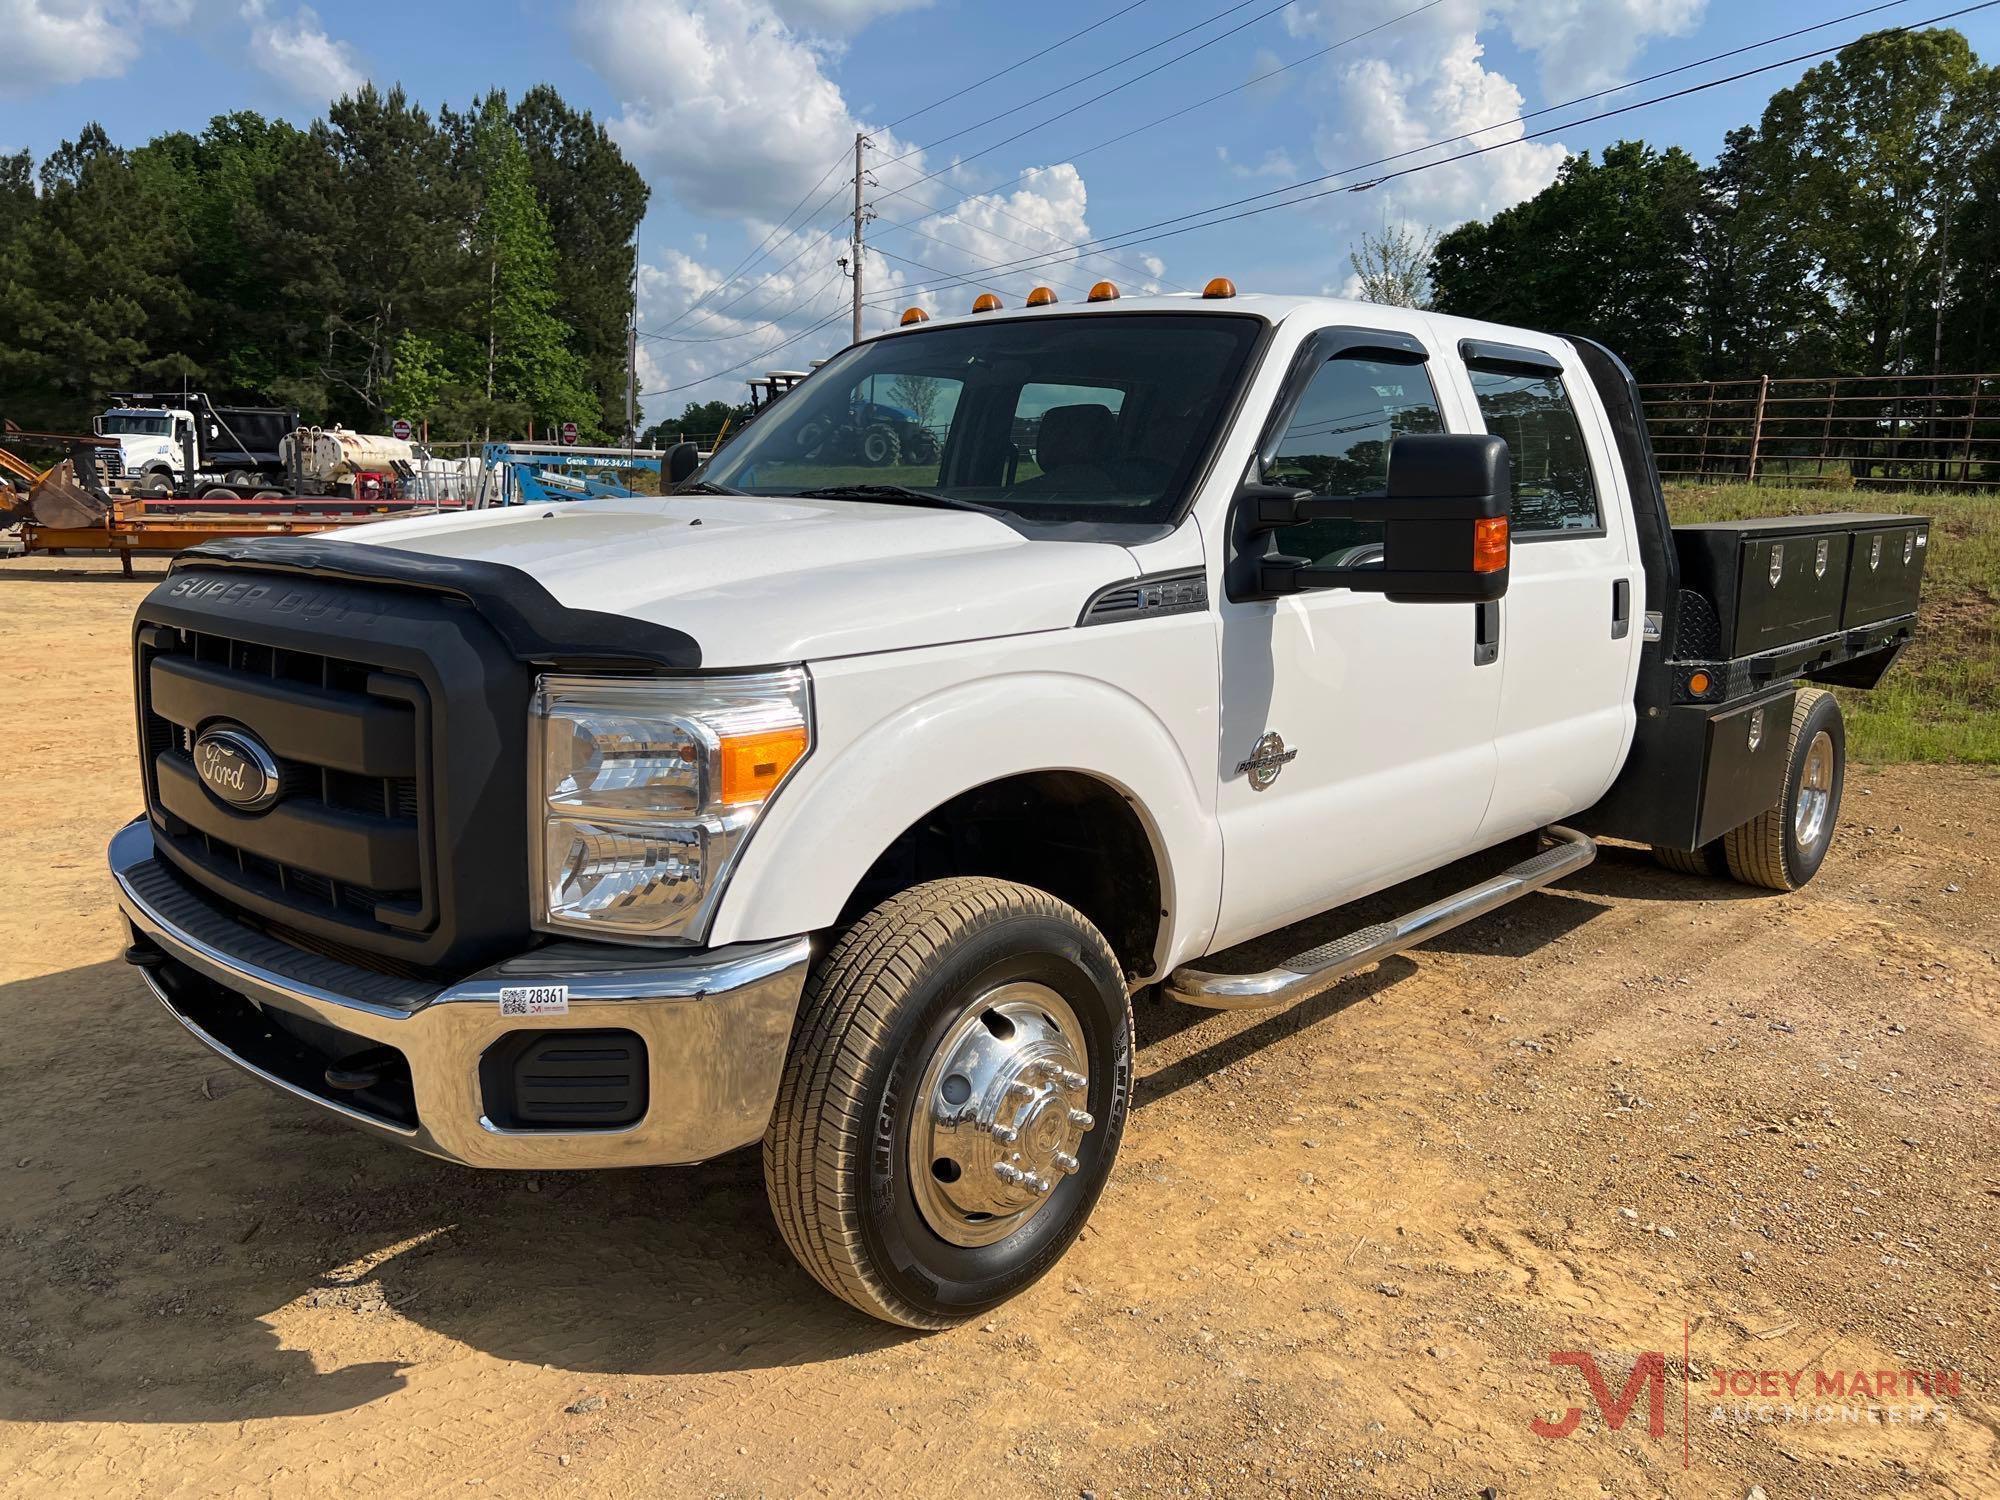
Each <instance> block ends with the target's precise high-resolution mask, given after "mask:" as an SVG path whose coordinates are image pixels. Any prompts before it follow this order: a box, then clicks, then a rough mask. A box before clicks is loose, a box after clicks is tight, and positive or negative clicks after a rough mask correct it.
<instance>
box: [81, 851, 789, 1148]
mask: <svg viewBox="0 0 2000 1500" xmlns="http://www.w3.org/2000/svg"><path fill="white" fill-rule="evenodd" d="M109 858H110V864H111V875H112V879H113V880H114V881H115V882H116V883H117V886H118V904H119V906H120V907H121V908H123V910H124V913H125V916H126V918H127V919H128V920H129V921H130V923H131V925H132V929H133V936H134V940H135V948H134V953H135V961H139V960H143V962H142V963H141V966H140V971H141V973H142V974H143V975H144V977H145V980H146V983H147V985H148V987H149V988H151V990H152V991H153V993H154V994H155V995H156V996H157V997H158V998H159V1000H160V1001H161V1003H162V1004H164V1005H165V1006H166V1007H167V1009H168V1011H169V1012H171V1013H172V1014H173V1016H174V1019H176V1020H177V1021H179V1022H180V1023H181V1024H182V1025H183V1026H185V1027H186V1028H187V1029H188V1030H189V1031H191V1032H193V1033H194V1035H195V1036H197V1037H198V1038H200V1039H201V1040H202V1041H203V1042H204V1043H206V1044H207V1045H208V1046H209V1047H210V1048H212V1049H213V1050H214V1051H215V1052H217V1053H219V1054H220V1055H221V1056H223V1057H224V1058H227V1059H228V1060H229V1061H230V1062H233V1063H235V1064H236V1065H237V1066H238V1067H240V1068H242V1069H243V1070H244V1071H246V1072H248V1073H251V1074H253V1075H254V1076H256V1077H258V1078H261V1079H263V1080H264V1082H266V1083H268V1084H270V1085H272V1086H273V1087H274V1088H277V1089H279V1090H281V1091H283V1092H285V1093H288V1094H291V1095H293V1096H295V1097H297V1098H301V1099H306V1100H309V1101H310V1102H312V1103H313V1104H316V1105H318V1106H319V1107H320V1108H322V1109H324V1110H326V1111H328V1112H329V1113H331V1114H334V1115H337V1116H339V1117H340V1118H341V1119H344V1120H346V1121H347V1122H349V1123H350V1124H353V1125H356V1126H359V1127H361V1128H362V1129H364V1130H368V1131H370V1132H372V1133H374V1134H377V1135H380V1136H383V1137H385V1138H387V1139H390V1140H394V1141H397V1142H400V1143H401V1144H403V1145H405V1146H410V1147H414V1148H415V1149H416V1150H419V1151H423V1152H427V1153H428V1154H430V1155H432V1156H438V1157H443V1158H444V1159H446V1160H448V1161H455V1162H461V1163H464V1164H465V1165H467V1166H474V1167H514V1168H543V1169H563V1168H580V1167H634V1166H650V1165H659V1164H667V1163H679V1162H695V1161H703V1160H706V1159H707V1158H709V1157H713V1156H717V1155H720V1154H721V1153H723V1152H725V1151H731V1150H734V1149H736V1148H737V1147H739V1146H745V1145H748V1144H750V1143H751V1142H752V1141H755V1140H757V1139H758V1138H759V1137H760V1136H762V1135H763V1133H764V1126H765V1124H766V1122H767V1121H768V1120H769V1118H770V1114H771V1107H772V1105H773V1103H774V1102H775V1100H776V1099H777V1093H778V1076H779V1073H780V1071H781V1070H782V1069H783V1066H784V1060H785V1051H786V1048H787V1046H788V1045H789V1044H790V1041H791V1033H792V1022H793V1019H794V1017H795V1016H796V1014H797V1011H798V1004H799V996H800V994H801V992H802V991H803V989H804V986H805V976H806V965H807V961H808V958H809V943H808V940H807V939H806V938H804V937H795V938H785V939H781V940H779V941H776V942H768V943H740V944H736V945H734V946H731V947H727V948H717V949H709V950H706V951H701V952H692V953H689V954H687V955H685V956H681V955H676V954H672V953H670V952H666V951H662V952H659V953H653V952H645V953H636V952H635V951H634V950H632V949H606V948H602V947H600V946H598V945H596V944H591V943H557V944H551V945H550V946H548V947H545V948H541V949H537V950H536V951H534V952H533V953H529V954H525V955H523V956H522V957H520V958H517V959H511V960H508V961H507V962H505V963H501V964H496V965H495V966H494V967H492V968H490V969H487V970H485V971H483V972H481V973H479V974H475V975H473V976H472V977H470V978H468V979H464V980H461V981H459V982H458V983H456V984H452V985H448V986H446V987H444V988H442V989H438V988H435V987H432V986H427V985H423V984H419V983H415V982H410V981H403V980H396V979H391V978H388V977H386V976H382V975H378V974H375V973H374V972H373V971H368V970H358V969H354V968H352V967H351V966H349V965H346V964H342V963H339V962H337V961H335V960H332V959H328V958H322V957H320V956H318V955H315V954H311V953H306V952H303V951H301V950H299V949H296V948H292V947H290V946H289V945H286V944H283V943H280V942H278V941H277V940H276V939H275V938H272V937H269V936H267V935H265V934H264V933H262V932H259V931H257V930H255V929H253V928H250V927H248V926H245V925H244V924H242V923H240V922H237V921H236V920H234V919H233V918H232V917H230V916H229V915H228V914H227V913H226V912H224V911H222V910H221V909H220V908H218V907H215V906H212V905H210V904H209V903H207V902H206V901H204V900H202V899H201V898H199V897H198V896H196V895H194V894H193V893H191V892H190V891H189V890H188V889H187V888H186V887H185V886H183V885H182V884H181V883H180V882H179V881H178V880H177V879H176V878H175V877H174V876H173V875H171V874H170V873H169V872H168V871H167V870H166V868H165V867H164V865H163V864H162V863H161V862H160V861H159V860H158V859H157V858H156V857H155V854H154V849H153V834H152V829H151V828H150V827H149V826H148V825H147V823H146V822H145V821H144V820H143V819H141V820H140V821H137V822H134V823H130V824H128V825H126V826H125V827H124V828H122V829H120V830H119V831H118V833H117V834H116V836H114V837H113V838H112V840H111V846H110V850H109ZM155 950H157V951H155ZM503 985H505V986H518V985H537V986H554V985H563V986H566V987H567V991H568V1009H567V1012H566V1013H563V1014H547V1015H535V1016H532V1017H503V1016H502V1015H501V1014H500V998H499V997H500V990H501V988H502V986H503ZM210 986H213V987H216V988H218V989H219V990H220V991H221V992H224V993H223V994H222V995H221V996H220V997H217V996H216V992H215V989H211V988H209V987H210ZM210 998H215V999H217V1000H219V1002H220V1006H221V1007H223V1008H227V1009H228V1013H229V1014H232V1015H234V1014H238V1013H240V1014H242V1015H245V1016H250V1017H252V1018H253V1025H252V1030H255V1029H256V1028H255V1026H254V1017H255V1016H256V1015H257V1014H258V1013H259V1012H263V1013H269V1012H273V1011H277V1012H284V1013H285V1014H286V1015H288V1016H291V1017H297V1018H300V1019H302V1020H303V1021H305V1022H308V1023H314V1024H316V1025H317V1026H320V1027H325V1028H332V1032H333V1033H334V1034H339V1035H344V1036H345V1037H348V1038H358V1039H359V1042H358V1043H357V1046H367V1045H369V1044H375V1045H378V1046H386V1047H391V1048H394V1049H395V1051H396V1052H397V1053H399V1054H400V1055H401V1058H402V1059H403V1060H404V1061H406V1062H407V1065H408V1084H409V1095H410V1107H409V1108H408V1109H407V1110H405V1111H404V1112H403V1115H402V1117H401V1118H398V1117H397V1114H396V1111H394V1110H390V1109H378V1108H371V1107H370V1106H369V1104H368V1102H367V1100H366V1098H365V1096H361V1095H343V1094H342V1093H341V1092H340V1091H338V1090H336V1089H334V1088H332V1087H331V1086H329V1085H327V1084H325V1082H324V1081H323V1079H322V1078H316V1077H313V1076H312V1075H311V1070H310V1069H309V1068H307V1069H300V1068H294V1067H280V1066H277V1065H274V1064H273V1063H271V1062H270V1061H269V1060H268V1059H266V1060H264V1061H259V1060H258V1059H259V1057H261V1056H262V1054H261V1053H257V1052H256V1049H255V1048H253V1047H251V1046H249V1045H246V1044H245V1043H244V1042H243V1041H242V1040H240V1039H239V1037H238V1033H239V1031H241V1027H240V1026H238V1025H236V1024H235V1023H233V1022H232V1024H231V1025H230V1026H224V1025H221V1024H219V1023H218V1021H217V1020H216V1017H217V1016H219V1015H222V1014H224V1009H223V1008H217V1007H216V1006H211V1005H210V1004H209V999H210ZM248 1007H256V1008H257V1009H256V1010H255V1011H252V1010H249V1009H248ZM560 1029H578V1030H589V1029H600V1030H602V1029H615V1030H620V1031H627V1032H632V1033H636V1034H637V1035H638V1036H639V1037H640V1038H641V1040H642V1041H643V1042H644V1044H645V1055H646V1066H647V1069H648V1074H647V1085H648V1086H647V1090H646V1096H645V1097H646V1106H645V1112H644V1113H643V1114H642V1115H641V1116H640V1117H639V1118H638V1119H637V1120H635V1121H633V1122H632V1123H631V1124H627V1125H620V1126H615V1127H610V1128H600V1129H590V1128H575V1127H551V1128H532V1129H530V1128H504V1127H502V1126H500V1125H497V1124H495V1123H494V1122H493V1120H492V1119H490V1118H489V1117H488V1110H487V1109H486V1107H485V1094H484V1090H483V1086H482V1082H481V1077H480V1062H481V1059H482V1058H483V1057H484V1056H485V1055H486V1053H487V1051H488V1050H489V1049H490V1048H492V1047H493V1046H494V1045H495V1044H496V1043H498V1042H500V1041H502V1040H503V1039H506V1038H509V1037H510V1036H512V1035H513V1034H514V1033H517V1032H519V1031H523V1030H531V1031H549V1030H560ZM243 1035H246V1036H247V1035H249V1033H248V1032H244V1033H243ZM246 1053H253V1054H255V1055H245V1054H246ZM399 1076H400V1075H399Z"/></svg>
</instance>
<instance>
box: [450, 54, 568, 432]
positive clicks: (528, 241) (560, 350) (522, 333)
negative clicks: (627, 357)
mask: <svg viewBox="0 0 2000 1500" xmlns="http://www.w3.org/2000/svg"><path fill="white" fill-rule="evenodd" d="M473 152H474V157H475V160H476V162H477V170H478V175H479V187H480V200H479V209H478V213H477V216H476V217H475V219H474V224H473V238H472V243H473V252H474V255H475V257H476V258H477V260H478V261H479V263H480V265H481V266H482V267H483V268H484V270H485V273H486V306H485V312H484V328H485V336H486V367H485V376H486V386H485V393H486V399H487V400H488V401H489V402H512V403H515V404H517V405H519V406H520V407H521V408H522V409H523V410H525V411H526V413H527V414H528V415H529V417H531V418H533V419H536V420H538V421H540V422H542V423H545V424H549V425H554V424H556V423H559V422H564V421H576V422H578V424H579V425H580V426H584V427H587V428H590V429H593V430H595V429H598V427H599V424H598V422H597V420H596V416H597V413H598V410H599V406H598V402H597V400H596V398H595V397H594V396H593V395H592V393H591V392H590V391H589V389H588V387H587V386H586V385H585V377H586V370H585V365H584V361H583V360H582V359H580V358H579V357H578V356H577V355H576V354H575V353H574V352H573V351H572V350H571V349H570V347H569V329H568V327H567V326H566V325H565V324H564V323H563V322H562V320H561V319H560V318H558V317H557V316H556V314H555V304H556V290H555V273H556V251H555V242H554V237H553V236H552V235H551V233H550V231H549V219H548V215H547V214H546V213H545V212H544V211H543V209H542V206H541V203H540V201H539V200H538V199H537V198H536V197H535V191H534V185H533V183H532V181H531V180H530V176H529V169H528V153H527V150H526V148H525V147H523V146H522V144H521V136H520V132H519V131H518V130H517V129H516V128H515V126H514V122H513V119H512V118H511V116H509V114H508V113H507V101H506V99H505V97H504V96H503V95H500V94H497V93H495V94H489V95H488V96H487V98H486V102H485V105H484V107H483V108H482V110H481V111H480V115H479V120H478V124H477V125H476V127H475V129H474V132H473Z"/></svg>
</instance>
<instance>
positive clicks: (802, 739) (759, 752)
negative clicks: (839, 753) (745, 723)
mask: <svg viewBox="0 0 2000 1500" xmlns="http://www.w3.org/2000/svg"><path fill="white" fill-rule="evenodd" d="M806 743H807V740H806V728H805V725H803V724H794V725H792V726H791V727H790V728H788V729H771V730H766V731H765V732H763V733H762V734H732V735H730V736H728V737H727V738H725V739H724V740H723V742H722V800H723V801H724V802H762V801H763V800H764V799H765V798H766V797H768V796H770V795H771V793H772V792H774V791H776V790H777V787H778V783H779V782H781V781H783V780H784V779H785V773H786V772H787V771H789V770H791V768H792V767H793V766H795V765H797V764H798V763H799V762H800V760H802V759H804V757H805V753H806Z"/></svg>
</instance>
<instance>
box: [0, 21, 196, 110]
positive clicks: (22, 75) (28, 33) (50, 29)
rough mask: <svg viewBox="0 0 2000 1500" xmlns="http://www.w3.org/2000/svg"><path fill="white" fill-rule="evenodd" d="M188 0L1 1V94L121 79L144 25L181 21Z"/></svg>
mask: <svg viewBox="0 0 2000 1500" xmlns="http://www.w3.org/2000/svg"><path fill="white" fill-rule="evenodd" d="M192 8H193V0H0V97H6V96H14V97H20V96H24V95H27V94H32V93H37V92H39V91H41V90H43V89H47V88H55V87H60V86H61V85H63V84H69V83H82V82H84V81H85V80H87V79H92V78H121V77H123V76H124V75H125V72H126V70H127V69H128V68H130V67H131V66H132V64H133V63H134V62H136V61H137V60H138V58H139V54H140V52H141V50H142V48H143V45H144V42H145V31H146V28H147V27H149V26H178V25H181V24H184V23H185V22H186V20H187V18H188V16H189V14H190V12H191V10H192Z"/></svg>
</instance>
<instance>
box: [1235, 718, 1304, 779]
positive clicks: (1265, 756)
mask: <svg viewBox="0 0 2000 1500" xmlns="http://www.w3.org/2000/svg"><path fill="white" fill-rule="evenodd" d="M1298 758H1299V752H1298V751H1297V750H1296V749H1291V750H1287V749H1286V748H1285V738H1284V736H1283V735H1281V734H1279V733H1278V732H1277V731H1276V730H1273V731H1272V732H1271V733H1269V734H1267V735H1265V736H1264V737H1263V738H1262V739H1261V740H1259V741H1257V748H1256V749H1255V750H1253V751H1251V752H1250V758H1249V759H1248V760H1246V761H1244V762H1243V763H1242V764H1241V765H1239V766H1238V767H1237V768H1236V774H1237V775H1238V776H1246V777H1248V778H1249V780H1250V790H1251V791H1253V792H1261V791H1263V790H1264V789H1265V788H1266V787H1268V786H1269V785H1270V784H1271V783H1272V782H1274V781H1276V780H1277V779H1278V773H1279V772H1280V771H1282V770H1284V769H1285V767H1286V766H1288V765H1290V764H1291V763H1292V762H1293V761H1295V760H1297V759H1298Z"/></svg>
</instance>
